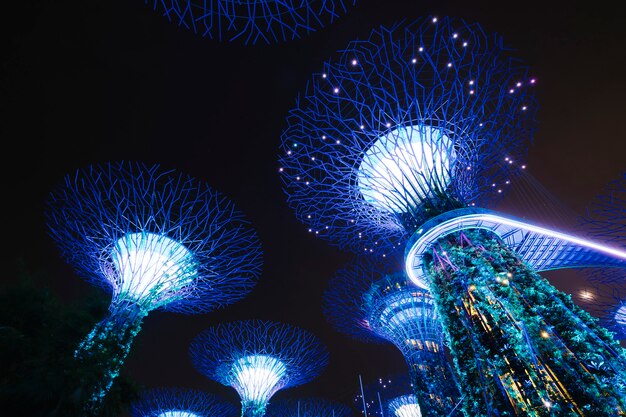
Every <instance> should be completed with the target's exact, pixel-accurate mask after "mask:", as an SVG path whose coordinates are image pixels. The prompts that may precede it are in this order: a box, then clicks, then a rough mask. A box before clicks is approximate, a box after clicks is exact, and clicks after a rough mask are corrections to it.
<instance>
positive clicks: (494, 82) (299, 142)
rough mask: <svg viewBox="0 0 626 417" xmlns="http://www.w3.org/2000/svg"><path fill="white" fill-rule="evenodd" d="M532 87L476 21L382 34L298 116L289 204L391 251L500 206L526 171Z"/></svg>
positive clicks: (314, 222)
mask: <svg viewBox="0 0 626 417" xmlns="http://www.w3.org/2000/svg"><path fill="white" fill-rule="evenodd" d="M534 83H535V80H534V79H533V78H531V77H529V76H528V74H527V70H526V68H525V67H523V66H522V65H520V64H519V63H518V62H517V61H516V60H514V59H513V58H511V57H510V54H509V51H508V50H507V49H505V48H504V47H503V46H502V40H501V38H500V37H498V36H487V35H486V34H485V33H483V31H482V29H481V28H480V26H478V25H477V24H468V23H465V22H464V21H460V20H452V19H447V18H446V19H440V20H436V19H426V20H418V21H416V22H413V23H408V24H398V25H395V26H393V27H391V28H384V27H381V28H379V29H376V30H374V31H373V32H372V33H371V35H370V38H369V39H368V40H365V41H354V42H352V43H350V44H349V45H348V47H347V48H346V49H344V50H342V51H340V52H339V54H338V56H337V57H336V58H335V59H333V60H332V61H328V62H326V63H325V64H324V69H323V71H322V72H321V73H319V74H315V75H314V76H313V79H312V81H311V82H310V83H309V85H308V88H307V90H306V91H305V93H304V94H303V95H302V96H301V97H300V98H299V99H298V101H297V103H296V107H295V108H294V109H292V110H291V111H290V113H289V116H288V118H287V125H288V126H287V128H286V129H285V131H284V133H283V135H282V145H281V153H280V158H279V160H280V162H279V163H280V168H279V170H280V171H281V173H282V179H283V183H284V189H285V192H286V193H287V194H288V201H289V204H290V205H291V207H292V208H293V209H294V210H295V212H296V215H297V217H298V218H299V219H300V220H301V221H302V222H303V223H305V224H306V225H307V227H308V228H309V231H310V232H312V233H314V234H316V235H318V236H322V237H325V238H328V239H330V240H332V241H333V242H335V243H336V244H339V245H340V246H342V247H346V248H349V249H351V250H354V251H359V252H362V251H367V252H375V251H376V252H382V253H389V252H390V251H391V250H392V248H396V247H398V246H400V245H402V243H403V242H404V241H405V240H406V238H407V234H411V233H413V232H414V231H415V228H417V227H418V226H419V225H420V224H421V223H422V222H423V221H425V220H426V219H428V218H429V217H432V216H433V215H435V214H437V213H440V212H443V211H447V210H449V209H451V208H456V207H461V206H472V205H478V206H487V205H490V204H493V203H494V202H495V201H497V200H498V199H499V197H501V196H502V194H503V192H504V191H506V188H507V187H508V186H509V184H510V183H511V181H512V180H513V179H514V177H515V175H516V172H519V169H521V168H523V165H521V164H520V163H521V161H522V159H523V157H524V156H525V153H526V146H525V145H524V143H525V142H526V140H527V139H530V138H531V137H532V134H533V131H534V114H535V110H536V105H535V101H534V97H533V92H532V85H533V84H534Z"/></svg>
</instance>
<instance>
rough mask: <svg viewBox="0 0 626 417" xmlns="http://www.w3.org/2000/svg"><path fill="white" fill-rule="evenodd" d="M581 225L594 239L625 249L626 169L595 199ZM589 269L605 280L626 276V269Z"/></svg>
mask: <svg viewBox="0 0 626 417" xmlns="http://www.w3.org/2000/svg"><path fill="white" fill-rule="evenodd" d="M580 228H581V230H582V231H583V232H584V233H585V234H586V235H587V236H589V237H591V238H593V239H594V240H598V241H601V242H605V243H608V244H612V245H617V246H619V247H621V248H622V249H626V172H625V173H623V174H622V175H621V178H617V179H615V180H613V181H611V182H610V183H609V184H608V185H607V186H606V187H605V188H604V190H603V191H602V192H601V193H600V194H599V195H598V196H596V197H595V198H594V199H593V201H592V202H591V204H590V206H589V207H588V208H587V212H586V214H585V216H584V217H583V218H582V219H581V222H580ZM587 272H588V273H589V274H590V277H591V279H592V280H593V281H597V282H601V283H605V284H610V283H617V284H621V283H623V282H624V280H626V271H625V270H624V269H618V268H596V269H594V270H589V271H587Z"/></svg>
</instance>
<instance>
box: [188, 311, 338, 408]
mask: <svg viewBox="0 0 626 417" xmlns="http://www.w3.org/2000/svg"><path fill="white" fill-rule="evenodd" d="M190 355H191V358H192V362H193V365H194V367H195V368H196V369H197V370H198V371H199V372H200V373H202V374H203V375H205V376H206V377H208V378H210V379H212V380H214V381H217V382H219V383H221V384H223V385H226V386H229V387H232V388H234V389H235V390H236V391H237V393H238V394H239V397H240V398H241V415H242V416H243V417H261V416H263V415H265V411H266V408H267V405H268V402H269V400H270V398H271V397H272V395H274V394H275V393H276V392H277V391H279V390H281V389H285V388H289V387H294V386H296V385H300V384H304V383H306V382H309V381H310V380H312V379H313V378H315V377H316V376H317V375H318V374H319V373H320V372H321V371H322V369H323V368H324V367H325V366H326V364H327V363H328V352H327V351H326V348H325V347H324V346H323V345H322V344H321V343H320V342H319V340H318V339H317V338H316V337H315V336H313V335H312V334H311V333H309V332H307V331H305V330H302V329H299V328H297V327H294V326H291V325H287V324H282V323H276V322H271V321H263V320H250V321H237V322H232V323H226V324H219V325H217V326H214V327H211V328H209V329H208V330H205V331H204V332H202V333H200V334H199V335H198V336H197V337H196V338H195V339H194V340H193V342H192V343H191V346H190Z"/></svg>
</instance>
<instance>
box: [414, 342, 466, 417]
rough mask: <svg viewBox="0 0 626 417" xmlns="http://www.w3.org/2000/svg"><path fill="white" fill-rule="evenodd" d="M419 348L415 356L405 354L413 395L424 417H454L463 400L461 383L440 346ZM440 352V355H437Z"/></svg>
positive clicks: (430, 345) (415, 349) (431, 343)
mask: <svg viewBox="0 0 626 417" xmlns="http://www.w3.org/2000/svg"><path fill="white" fill-rule="evenodd" d="M428 343H429V345H427V346H415V348H414V349H413V352H412V353H411V352H406V351H405V352H403V354H404V357H405V358H406V360H407V364H408V365H409V373H410V375H411V383H412V385H413V393H414V394H415V396H416V397H417V402H418V404H419V405H420V410H421V414H422V416H424V417H446V416H450V415H451V414H450V413H451V412H452V410H453V409H454V406H455V405H456V402H457V401H458V400H459V391H458V387H457V382H456V380H455V379H454V376H453V373H452V370H451V369H450V366H449V363H448V361H447V359H446V356H445V354H444V351H443V349H444V347H443V345H442V344H439V343H438V342H433V341H428ZM435 350H436V351H435Z"/></svg>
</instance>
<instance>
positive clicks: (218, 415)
mask: <svg viewBox="0 0 626 417" xmlns="http://www.w3.org/2000/svg"><path fill="white" fill-rule="evenodd" d="M236 415H237V409H236V408H235V406H234V405H232V404H230V403H228V402H226V401H224V400H222V399H220V398H219V397H217V396H216V395H212V394H208V393H204V392H201V391H197V390H191V389H184V388H156V389H152V390H149V391H147V392H145V393H143V394H142V396H141V399H140V400H139V401H137V402H135V403H134V404H133V405H132V407H131V416H132V417H235V416H236Z"/></svg>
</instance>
